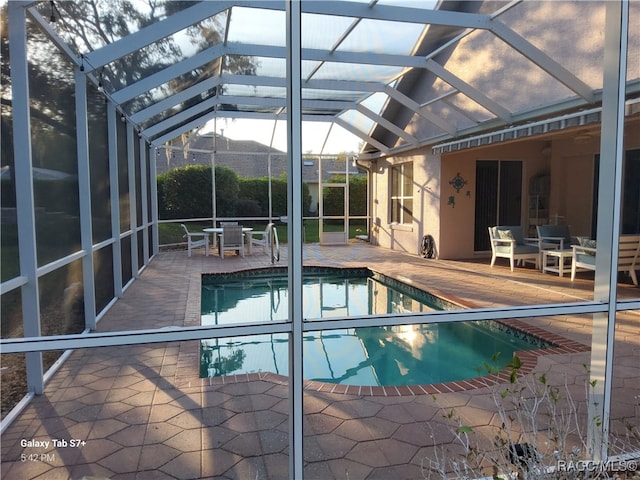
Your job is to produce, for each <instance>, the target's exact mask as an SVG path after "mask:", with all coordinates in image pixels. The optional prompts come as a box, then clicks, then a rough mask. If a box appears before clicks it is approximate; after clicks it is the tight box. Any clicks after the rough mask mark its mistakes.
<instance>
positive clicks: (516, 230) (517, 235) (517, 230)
mask: <svg viewBox="0 0 640 480" xmlns="http://www.w3.org/2000/svg"><path fill="white" fill-rule="evenodd" d="M506 230H509V231H511V235H512V236H513V238H514V239H515V241H516V244H517V245H524V235H523V234H522V227H521V226H520V225H513V226H501V225H499V226H497V227H495V233H496V234H497V235H498V236H497V237H496V236H495V234H494V236H493V238H502V237H501V236H500V232H502V231H506Z"/></svg>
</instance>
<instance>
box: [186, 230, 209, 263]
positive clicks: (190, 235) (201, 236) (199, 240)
mask: <svg viewBox="0 0 640 480" xmlns="http://www.w3.org/2000/svg"><path fill="white" fill-rule="evenodd" d="M180 226H181V227H182V228H183V229H184V238H186V239H187V252H188V256H191V249H192V248H198V247H204V254H205V255H206V256H207V257H208V256H209V234H208V233H204V232H190V231H189V230H188V229H187V226H186V225H185V224H184V223H181V224H180Z"/></svg>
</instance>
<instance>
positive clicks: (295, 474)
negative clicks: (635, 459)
mask: <svg viewBox="0 0 640 480" xmlns="http://www.w3.org/2000/svg"><path fill="white" fill-rule="evenodd" d="M301 18H302V11H301V5H300V1H299V0H288V1H287V2H286V25H287V119H288V121H287V157H288V170H289V183H288V184H287V193H288V196H287V215H288V217H289V221H288V223H287V229H288V237H289V239H288V248H289V263H288V267H289V268H288V281H289V321H290V322H291V329H292V330H291V334H290V335H289V478H292V479H294V480H300V479H302V470H303V468H302V467H303V457H302V435H303V432H302V421H303V411H302V408H303V382H302V379H303V372H302V363H303V362H302V353H303V352H302V315H303V310H302V162H301V161H300V160H301V158H302V113H301V105H302V86H301V78H302V72H301V68H302V41H301Z"/></svg>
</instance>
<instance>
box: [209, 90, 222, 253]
mask: <svg viewBox="0 0 640 480" xmlns="http://www.w3.org/2000/svg"><path fill="white" fill-rule="evenodd" d="M219 90H220V87H218V88H217V90H216V92H218V91H219ZM217 97H218V93H216V116H215V117H213V139H212V141H213V150H212V151H211V215H212V222H211V226H212V227H213V228H216V222H217V219H218V210H217V208H216V203H217V202H216V149H217V147H218V141H217V138H218V131H217V124H218V115H217V113H218V107H217V102H218V98H217ZM212 237H213V244H212V248H214V249H215V248H216V240H217V239H216V234H215V233H214V234H212Z"/></svg>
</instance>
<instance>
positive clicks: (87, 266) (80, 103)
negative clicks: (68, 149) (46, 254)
mask: <svg viewBox="0 0 640 480" xmlns="http://www.w3.org/2000/svg"><path fill="white" fill-rule="evenodd" d="M75 82H76V85H75V87H76V143H77V155H78V195H79V197H80V242H81V245H82V250H84V255H83V256H82V285H83V286H82V288H83V290H84V292H83V297H84V322H85V328H88V329H90V330H95V329H96V289H95V278H94V266H93V228H92V225H91V173H90V171H89V126H88V123H87V122H88V111H87V108H88V107H87V79H86V77H85V74H84V73H83V72H81V71H80V69H79V68H76V72H75Z"/></svg>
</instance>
